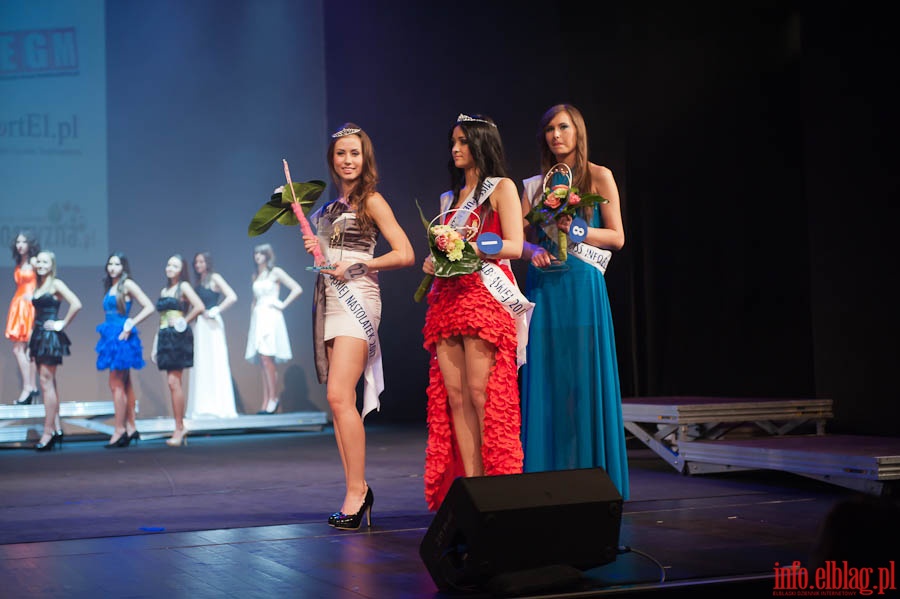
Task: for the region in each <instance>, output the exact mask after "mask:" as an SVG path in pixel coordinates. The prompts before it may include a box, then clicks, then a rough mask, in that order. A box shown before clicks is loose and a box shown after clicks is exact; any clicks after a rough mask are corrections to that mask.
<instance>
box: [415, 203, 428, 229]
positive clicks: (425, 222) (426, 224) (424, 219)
mask: <svg viewBox="0 0 900 599" xmlns="http://www.w3.org/2000/svg"><path fill="white" fill-rule="evenodd" d="M416 208H418V209H419V218H421V219H422V225H423V226H424V227H425V230H426V231H427V230H428V227H429V226H430V225H431V223H430V222H429V221H428V219H427V218H425V214H424V213H423V212H422V207H421V206H419V200H418V199H416Z"/></svg>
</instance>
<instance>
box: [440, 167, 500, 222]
mask: <svg viewBox="0 0 900 599" xmlns="http://www.w3.org/2000/svg"><path fill="white" fill-rule="evenodd" d="M500 179H501V177H488V178H487V179H485V180H484V185H483V186H482V188H481V194H479V196H478V197H477V198H476V197H475V190H474V189H473V190H472V193H470V194H469V195H468V197H466V199H465V201H463V203H462V206H460V207H459V208H458V209H457V210H458V212H456V213H455V214H454V215H453V218H451V219H450V222H449V223H447V224H448V225H450V226H451V227H453V228H458V227H461V226H463V225H464V224H465V223H466V221H467V220H469V217H468V216H466V213H467V212H468V213H473V212H474V211H475V209H476V208H478V207H479V206H481V205H482V204H484V201H485V200H486V199H488V198H489V197H490V195H491V194H492V193H493V192H494V188H495V187H497V184H498V183H500ZM452 202H453V192H452V191H447V192H444V193H443V194H441V214H443V213H444V212H447V211H448V210H450V205H451V203H452ZM459 219H462V221H461V222H460V220H459Z"/></svg>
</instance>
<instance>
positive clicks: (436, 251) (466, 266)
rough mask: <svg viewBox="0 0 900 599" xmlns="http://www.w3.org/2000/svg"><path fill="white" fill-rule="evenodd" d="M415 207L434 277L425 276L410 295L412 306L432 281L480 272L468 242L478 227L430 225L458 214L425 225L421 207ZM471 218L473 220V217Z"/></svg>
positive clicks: (423, 295)
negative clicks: (432, 265) (432, 263)
mask: <svg viewBox="0 0 900 599" xmlns="http://www.w3.org/2000/svg"><path fill="white" fill-rule="evenodd" d="M416 207H417V208H418V209H419V218H421V219H422V224H423V225H425V230H426V231H427V232H428V249H429V250H430V251H431V257H432V259H433V260H434V274H433V275H425V277H424V278H423V279H422V282H421V283H420V284H419V287H418V289H416V293H415V294H414V295H413V299H414V300H415V301H416V302H421V301H422V299H423V298H424V297H425V295H426V294H427V293H428V289H429V288H430V287H431V282H432V281H433V280H434V277H455V276H457V275H467V274H471V273H473V272H475V271H477V270H478V269H479V268H481V258H479V257H478V254H477V253H476V252H475V247H474V246H473V245H472V243H471V239H472V238H473V237H475V235H477V234H478V229H479V227H478V223H476V224H474V225H469V224H465V223H463V224H462V225H454V224H452V222H453V221H452V220H451V224H434V222H435V221H438V220H441V221H442V220H443V218H442V217H444V216H446V215H448V214H451V213H454V212H459V210H449V211H447V212H442V213H441V214H439V215H437V216H436V217H434V218H433V219H432V220H431V221H428V220H427V219H426V218H425V215H424V214H422V207H421V206H419V203H418V202H416ZM475 218H476V219H477V216H476V217H475ZM467 220H468V219H467Z"/></svg>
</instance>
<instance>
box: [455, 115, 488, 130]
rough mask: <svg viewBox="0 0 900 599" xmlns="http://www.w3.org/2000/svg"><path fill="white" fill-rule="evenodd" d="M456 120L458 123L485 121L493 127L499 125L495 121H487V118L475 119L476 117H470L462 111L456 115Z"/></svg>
mask: <svg viewBox="0 0 900 599" xmlns="http://www.w3.org/2000/svg"><path fill="white" fill-rule="evenodd" d="M456 122H457V124H458V123H485V124H487V125H490V126H491V127H496V126H497V125H495V124H494V123H492V122H490V121H486V120H484V119H475V118H472V117H470V116H469V115H467V114H464V113H462V112H460V113H459V116H458V117H456Z"/></svg>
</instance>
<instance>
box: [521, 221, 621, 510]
mask: <svg viewBox="0 0 900 599" xmlns="http://www.w3.org/2000/svg"><path fill="white" fill-rule="evenodd" d="M589 224H590V225H591V226H593V227H599V226H601V219H600V211H599V210H595V211H594V215H593V219H592V222H591V223H589ZM539 242H540V244H541V245H542V246H543V247H544V248H545V249H547V250H548V251H549V252H551V253H553V254H554V255H557V254H556V252H557V245H556V243H555V241H554V240H552V239H550V238H549V237H548V236H547V235H546V234H545V233H544V231H542V230H541V231H540V232H539ZM566 265H567V266H568V270H550V271H542V270H541V269H539V268H536V267H534V266H532V265H530V264H529V266H528V274H527V278H526V289H525V295H526V296H527V297H528V299H529V300H531V301H532V302H534V303H535V307H534V312H533V313H532V316H531V324H530V327H529V339H528V360H527V362H526V364H525V365H524V366H523V367H522V443H523V446H524V450H525V472H536V471H546V470H570V469H575V468H594V467H601V468H603V469H604V470H606V473H607V474H608V475H609V477H610V479H611V480H612V482H613V484H615V485H616V488H617V489H618V490H619V493H620V494H621V495H622V497H623V499H626V500H627V499H628V497H629V494H630V488H629V484H628V459H627V455H626V452H625V430H624V425H623V421H622V394H621V390H620V388H619V370H618V362H617V359H616V341H615V333H614V331H613V319H612V311H611V310H610V304H609V297H608V295H607V292H606V280H605V279H604V277H603V273H601V272H600V271H599V270H598V269H597V268H595V267H594V266H592V265H590V264H588V263H586V262H584V261H582V260H581V259H579V258H577V257H575V256H573V255H571V254H570V255H569V257H568V260H567V261H566Z"/></svg>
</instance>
